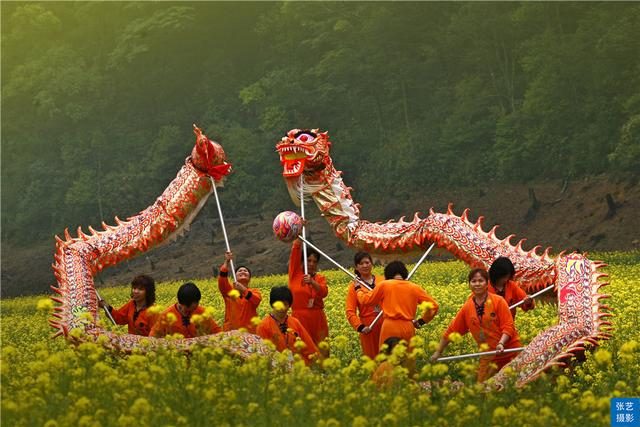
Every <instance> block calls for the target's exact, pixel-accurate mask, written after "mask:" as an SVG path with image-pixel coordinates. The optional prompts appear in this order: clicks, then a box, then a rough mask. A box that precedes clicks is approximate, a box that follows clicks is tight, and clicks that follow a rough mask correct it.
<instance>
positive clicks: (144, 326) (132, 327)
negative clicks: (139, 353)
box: [98, 274, 156, 337]
mask: <svg viewBox="0 0 640 427" xmlns="http://www.w3.org/2000/svg"><path fill="white" fill-rule="evenodd" d="M155 302H156V282H155V280H153V277H151V276H147V275H145V274H141V275H139V276H136V277H134V278H133V280H132V281H131V299H130V300H129V302H128V303H126V304H125V305H123V306H122V307H120V308H119V309H117V310H114V308H113V307H111V306H110V305H108V304H107V303H106V302H105V301H104V300H99V301H98V305H99V306H100V307H105V306H106V307H107V308H108V309H109V312H110V313H111V316H112V317H113V320H115V321H116V323H117V324H118V325H128V332H129V333H130V334H133V335H143V336H145V337H146V336H149V332H150V331H151V328H152V327H153V323H154V321H155V316H152V315H151V314H150V313H149V312H148V311H147V309H148V308H149V307H151V306H152V305H153V304H155Z"/></svg>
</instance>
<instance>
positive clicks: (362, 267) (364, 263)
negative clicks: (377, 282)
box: [356, 258, 373, 276]
mask: <svg viewBox="0 0 640 427" xmlns="http://www.w3.org/2000/svg"><path fill="white" fill-rule="evenodd" d="M371 267H373V265H372V264H371V260H370V259H369V258H362V259H361V260H360V262H359V263H358V265H356V269H357V270H358V273H360V274H361V275H363V276H369V275H370V274H371Z"/></svg>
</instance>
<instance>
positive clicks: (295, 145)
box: [276, 129, 331, 178]
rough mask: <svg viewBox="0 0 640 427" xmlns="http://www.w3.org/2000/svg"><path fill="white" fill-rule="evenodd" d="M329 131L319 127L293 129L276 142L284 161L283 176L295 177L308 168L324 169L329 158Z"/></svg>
mask: <svg viewBox="0 0 640 427" xmlns="http://www.w3.org/2000/svg"><path fill="white" fill-rule="evenodd" d="M329 147H331V142H329V134H328V132H318V129H312V130H308V129H292V130H290V131H289V132H288V133H287V136H285V137H283V138H282V139H281V140H280V142H278V143H277V144H276V150H277V151H278V154H280V163H282V168H283V169H282V176H284V177H285V178H295V177H298V176H300V175H301V174H302V172H303V171H304V170H305V169H306V170H320V169H324V168H325V166H326V165H327V162H329V161H330V159H329Z"/></svg>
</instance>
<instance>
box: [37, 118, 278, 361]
mask: <svg viewBox="0 0 640 427" xmlns="http://www.w3.org/2000/svg"><path fill="white" fill-rule="evenodd" d="M194 132H195V134H196V144H195V146H194V148H193V150H192V153H191V156H190V157H188V158H187V159H186V161H185V165H184V166H183V167H182V168H181V169H180V171H179V172H178V174H177V176H176V178H175V179H174V180H173V181H172V182H171V183H170V184H169V186H168V187H167V188H166V189H165V190H164V192H163V193H162V194H161V195H160V196H159V197H158V198H157V199H156V201H155V203H154V204H153V205H151V206H149V207H148V208H146V209H145V210H143V211H142V212H140V213H139V214H137V215H135V216H133V217H131V218H128V219H127V220H126V221H121V220H120V219H118V217H116V219H115V221H116V225H115V226H111V225H107V224H105V223H104V222H103V223H102V226H103V229H104V230H103V231H96V230H94V229H93V228H91V227H89V234H85V233H84V232H83V231H82V229H81V228H80V227H79V228H78V236H77V237H72V236H71V235H70V234H69V232H68V230H65V239H64V240H62V239H60V238H59V237H57V236H56V252H55V255H54V263H53V271H54V274H55V277H56V280H57V286H52V287H51V288H52V289H53V290H54V291H55V292H56V293H57V294H59V296H58V297H52V299H53V300H54V301H55V302H57V303H58V304H59V305H58V306H56V307H54V313H53V314H52V316H53V318H52V319H50V321H49V323H50V324H51V326H52V327H53V328H55V329H56V330H57V333H56V334H55V336H60V335H63V336H65V337H66V338H67V339H69V340H70V341H72V342H81V341H84V340H92V341H96V342H99V343H100V344H102V345H103V346H105V347H107V348H110V349H113V350H115V351H120V352H123V353H130V352H132V351H133V350H134V349H138V350H141V351H145V350H151V349H157V348H161V347H169V346H171V347H173V348H179V349H185V350H186V349H189V348H191V347H192V346H194V345H207V346H215V347H221V348H223V349H225V350H226V351H228V352H230V353H232V354H236V355H239V356H241V357H247V356H249V355H251V354H255V353H260V354H271V350H269V349H268V348H267V347H266V346H265V345H264V344H262V341H261V340H260V338H259V337H257V336H256V335H252V334H246V333H241V332H238V331H232V332H225V333H219V334H215V335H210V336H201V337H196V338H184V339H179V340H170V341H169V340H165V339H162V338H153V337H143V336H139V335H131V334H118V333H114V332H111V331H107V330H105V329H103V328H102V327H101V326H100V325H98V324H97V322H96V321H95V319H96V315H97V309H98V299H97V296H96V291H95V285H94V280H93V278H94V276H95V274H97V273H98V272H100V271H101V270H102V269H104V268H106V267H109V266H112V265H115V264H117V263H119V262H121V261H124V260H126V259H130V258H132V257H134V256H136V255H139V254H141V253H143V252H146V251H148V250H150V249H152V248H154V247H158V246H159V245H161V244H163V243H166V242H167V241H169V240H171V239H175V238H176V237H177V236H178V235H180V234H181V233H184V232H185V231H186V230H187V229H188V228H189V225H190V223H191V222H192V221H193V219H194V218H195V217H196V215H197V214H198V212H199V211H200V210H201V209H202V207H203V206H204V205H205V203H206V201H207V199H208V197H209V196H210V195H211V193H212V192H213V186H214V185H219V186H220V185H222V180H223V178H224V176H226V175H227V174H228V173H229V171H230V167H231V165H230V164H228V163H227V162H226V159H225V153H224V150H223V149H222V147H221V146H220V145H219V144H217V143H215V142H213V141H211V140H209V139H208V138H207V137H206V136H205V135H204V134H203V133H202V131H201V130H200V129H198V128H197V127H195V125H194ZM76 331H78V332H80V333H76Z"/></svg>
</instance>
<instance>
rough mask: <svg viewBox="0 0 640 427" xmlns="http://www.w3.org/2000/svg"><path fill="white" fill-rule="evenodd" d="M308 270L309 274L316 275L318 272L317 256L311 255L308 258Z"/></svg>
mask: <svg viewBox="0 0 640 427" xmlns="http://www.w3.org/2000/svg"><path fill="white" fill-rule="evenodd" d="M307 269H308V271H309V274H316V272H317V271H318V258H316V256H315V255H309V256H308V257H307Z"/></svg>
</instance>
